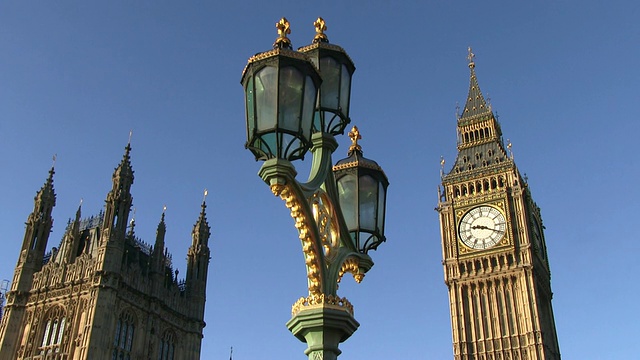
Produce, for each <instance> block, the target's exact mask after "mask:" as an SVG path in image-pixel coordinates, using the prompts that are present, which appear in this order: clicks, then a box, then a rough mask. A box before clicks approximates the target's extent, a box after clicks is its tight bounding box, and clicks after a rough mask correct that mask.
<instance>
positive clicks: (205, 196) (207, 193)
mask: <svg viewBox="0 0 640 360" xmlns="http://www.w3.org/2000/svg"><path fill="white" fill-rule="evenodd" d="M207 195H209V192H208V191H207V189H204V197H203V198H202V202H205V201H206V200H207Z"/></svg>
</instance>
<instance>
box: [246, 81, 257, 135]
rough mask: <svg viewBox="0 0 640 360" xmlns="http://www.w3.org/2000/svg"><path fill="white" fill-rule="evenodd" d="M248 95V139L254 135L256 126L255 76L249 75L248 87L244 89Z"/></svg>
mask: <svg viewBox="0 0 640 360" xmlns="http://www.w3.org/2000/svg"><path fill="white" fill-rule="evenodd" d="M244 93H245V97H246V104H245V105H246V107H247V109H246V110H247V139H250V138H251V136H252V135H253V129H254V128H255V109H254V98H253V95H254V92H253V77H249V81H247V87H246V88H245V89H244Z"/></svg>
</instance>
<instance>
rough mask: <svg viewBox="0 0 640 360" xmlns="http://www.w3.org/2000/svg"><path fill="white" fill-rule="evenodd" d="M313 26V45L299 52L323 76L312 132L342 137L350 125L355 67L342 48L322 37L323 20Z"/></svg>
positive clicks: (324, 26) (323, 35) (300, 49)
mask: <svg viewBox="0 0 640 360" xmlns="http://www.w3.org/2000/svg"><path fill="white" fill-rule="evenodd" d="M314 26H315V27H316V36H315V38H314V39H313V43H312V44H311V45H308V46H305V47H301V48H299V49H298V51H300V52H303V53H305V54H307V55H309V57H310V58H311V61H313V63H314V65H315V66H316V67H318V69H319V70H320V75H321V76H322V86H321V87H320V91H319V92H318V101H317V104H316V105H317V107H316V113H315V116H314V120H313V130H314V131H322V132H326V133H329V134H331V135H341V134H343V133H344V129H345V127H346V126H347V125H348V124H349V123H350V122H351V120H350V119H349V102H350V100H351V77H352V76H353V73H354V71H355V70H356V67H355V65H354V64H353V61H352V60H351V58H350V57H349V55H347V53H346V51H344V49H343V48H341V47H340V46H337V45H333V44H329V39H328V38H327V36H326V35H325V34H324V30H326V29H327V27H326V25H325V22H324V20H323V19H322V18H318V20H316V21H315V22H314Z"/></svg>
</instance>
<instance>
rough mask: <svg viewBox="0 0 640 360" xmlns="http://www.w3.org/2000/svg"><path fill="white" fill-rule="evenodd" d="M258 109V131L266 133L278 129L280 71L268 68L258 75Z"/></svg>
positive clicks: (256, 85)
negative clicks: (277, 112)
mask: <svg viewBox="0 0 640 360" xmlns="http://www.w3.org/2000/svg"><path fill="white" fill-rule="evenodd" d="M255 91H256V108H257V115H258V121H257V122H256V126H257V130H258V131H264V130H268V129H274V128H275V127H276V120H277V118H276V109H277V106H276V105H277V101H278V99H277V96H276V95H277V91H278V71H277V69H276V68H274V67H271V66H267V67H265V68H264V69H262V70H260V71H259V72H258V73H257V74H256V83H255Z"/></svg>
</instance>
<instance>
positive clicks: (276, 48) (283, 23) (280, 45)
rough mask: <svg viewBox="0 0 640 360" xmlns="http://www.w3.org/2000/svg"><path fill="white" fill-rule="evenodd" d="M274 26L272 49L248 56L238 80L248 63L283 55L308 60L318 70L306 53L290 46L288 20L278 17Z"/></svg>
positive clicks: (245, 70)
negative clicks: (278, 19) (276, 33)
mask: <svg viewBox="0 0 640 360" xmlns="http://www.w3.org/2000/svg"><path fill="white" fill-rule="evenodd" d="M276 28H277V29H278V38H276V41H275V42H274V44H273V49H272V50H268V51H265V52H261V53H257V54H255V55H253V56H252V57H250V58H249V60H247V65H245V67H244V70H242V78H241V79H242V80H241V81H240V82H241V83H242V82H243V81H244V77H245V75H246V73H247V70H248V69H249V67H250V65H252V64H254V63H257V62H263V61H266V60H268V59H270V58H277V57H285V58H292V59H297V60H303V61H306V62H308V63H309V64H310V65H311V66H312V67H313V68H314V69H315V70H316V72H318V68H317V67H316V66H315V64H314V63H313V62H312V61H311V59H310V58H309V56H308V55H307V54H305V53H302V52H300V51H295V50H293V48H292V47H291V40H289V38H288V37H287V35H288V34H290V33H291V29H290V27H289V21H287V19H286V18H282V19H280V21H278V22H277V23H276ZM343 51H344V50H343Z"/></svg>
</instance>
